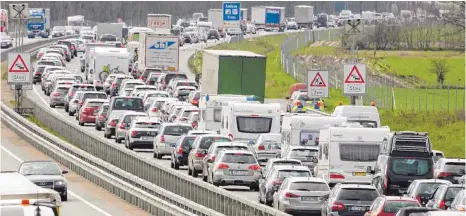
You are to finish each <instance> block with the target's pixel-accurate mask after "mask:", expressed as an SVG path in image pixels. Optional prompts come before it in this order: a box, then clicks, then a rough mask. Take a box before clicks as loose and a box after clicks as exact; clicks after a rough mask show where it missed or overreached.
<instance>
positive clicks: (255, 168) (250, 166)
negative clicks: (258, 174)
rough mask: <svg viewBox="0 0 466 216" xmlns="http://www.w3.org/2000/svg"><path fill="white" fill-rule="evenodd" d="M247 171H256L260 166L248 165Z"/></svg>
mask: <svg viewBox="0 0 466 216" xmlns="http://www.w3.org/2000/svg"><path fill="white" fill-rule="evenodd" d="M248 169H250V170H255V171H257V170H260V169H261V166H259V165H257V164H253V165H249V167H248Z"/></svg>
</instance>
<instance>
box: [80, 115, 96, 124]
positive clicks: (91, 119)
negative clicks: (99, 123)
mask: <svg viewBox="0 0 466 216" xmlns="http://www.w3.org/2000/svg"><path fill="white" fill-rule="evenodd" d="M80 117H81V122H84V123H94V122H95V119H96V118H95V116H91V115H84V114H82V115H81V116H80Z"/></svg>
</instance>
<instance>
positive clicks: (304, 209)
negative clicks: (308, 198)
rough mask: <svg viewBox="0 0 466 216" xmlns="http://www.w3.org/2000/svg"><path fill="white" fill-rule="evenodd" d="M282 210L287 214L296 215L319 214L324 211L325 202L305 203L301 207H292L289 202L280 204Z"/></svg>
mask: <svg viewBox="0 0 466 216" xmlns="http://www.w3.org/2000/svg"><path fill="white" fill-rule="evenodd" d="M280 204H281V205H282V206H281V208H282V209H283V210H285V212H286V213H296V214H319V213H320V212H321V210H322V205H323V202H315V203H303V204H300V205H291V204H290V203H289V202H288V201H282V202H280Z"/></svg>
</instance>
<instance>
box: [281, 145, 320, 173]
mask: <svg viewBox="0 0 466 216" xmlns="http://www.w3.org/2000/svg"><path fill="white" fill-rule="evenodd" d="M284 155H285V158H287V159H296V160H300V161H301V162H302V163H303V166H307V167H309V169H310V170H311V171H312V173H313V174H314V167H315V166H316V165H317V162H318V155H319V147H317V146H290V147H289V148H287V150H286V152H285V153H284Z"/></svg>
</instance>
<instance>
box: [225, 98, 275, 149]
mask: <svg viewBox="0 0 466 216" xmlns="http://www.w3.org/2000/svg"><path fill="white" fill-rule="evenodd" d="M280 110H281V107H280V104H279V103H270V104H260V103H247V102H245V103H241V102H228V103H224V104H223V106H222V112H221V129H220V134H223V135H228V136H230V137H231V138H232V139H233V140H238V141H241V140H242V141H251V140H252V141H254V140H255V139H257V137H259V135H261V134H267V133H280Z"/></svg>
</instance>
